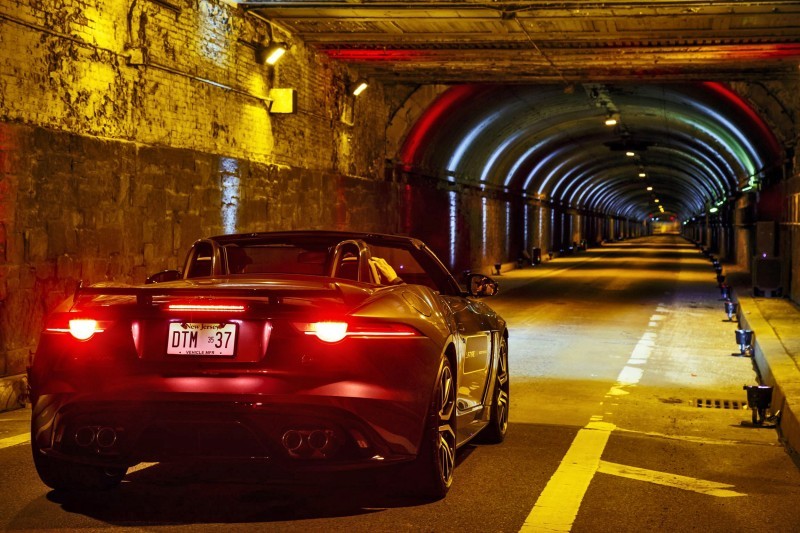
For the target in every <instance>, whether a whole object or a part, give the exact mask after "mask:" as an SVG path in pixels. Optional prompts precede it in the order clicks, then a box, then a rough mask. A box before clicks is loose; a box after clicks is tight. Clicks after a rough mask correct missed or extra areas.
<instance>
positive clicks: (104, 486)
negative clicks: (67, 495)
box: [31, 436, 128, 491]
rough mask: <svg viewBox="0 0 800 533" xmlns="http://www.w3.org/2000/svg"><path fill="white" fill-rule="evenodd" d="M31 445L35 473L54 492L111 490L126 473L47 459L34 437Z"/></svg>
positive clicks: (124, 471) (114, 469)
mask: <svg viewBox="0 0 800 533" xmlns="http://www.w3.org/2000/svg"><path fill="white" fill-rule="evenodd" d="M31 444H32V446H31V447H32V451H33V464H34V465H35V466H36V472H37V473H38V474H39V477H40V478H41V479H42V481H43V482H44V484H45V485H47V486H48V487H50V488H52V489H55V490H62V491H73V490H94V491H96V490H109V489H113V488H115V487H117V486H118V485H119V484H120V483H121V482H122V478H124V477H125V474H126V473H127V471H128V469H127V468H126V467H118V468H106V467H102V466H93V465H84V464H79V463H72V462H70V461H65V460H63V459H56V458H54V457H48V456H47V455H45V454H43V453H42V452H41V450H39V447H38V446H37V445H36V438H35V436H33V438H32V439H31Z"/></svg>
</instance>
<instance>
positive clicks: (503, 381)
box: [478, 337, 511, 444]
mask: <svg viewBox="0 0 800 533" xmlns="http://www.w3.org/2000/svg"><path fill="white" fill-rule="evenodd" d="M510 398H511V396H510V387H509V374H508V341H507V340H506V339H505V337H503V338H502V340H501V341H500V355H499V358H498V361H497V375H496V376H495V381H494V393H493V395H492V406H491V410H492V413H491V415H490V417H489V425H488V426H486V427H485V428H483V430H482V431H481V432H480V434H478V441H479V442H483V443H486V444H499V443H501V442H503V441H504V440H505V438H506V433H507V431H508V408H509V404H510V401H509V400H510Z"/></svg>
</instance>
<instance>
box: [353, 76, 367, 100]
mask: <svg viewBox="0 0 800 533" xmlns="http://www.w3.org/2000/svg"><path fill="white" fill-rule="evenodd" d="M367 87H369V84H368V83H367V81H366V80H358V81H357V82H355V83H353V84H352V85H350V93H351V94H352V95H353V96H358V95H359V94H361V93H363V92H364V91H366V90H367Z"/></svg>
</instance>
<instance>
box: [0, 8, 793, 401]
mask: <svg viewBox="0 0 800 533" xmlns="http://www.w3.org/2000/svg"><path fill="white" fill-rule="evenodd" d="M556 4H557V5H556ZM278 47H280V48H282V49H283V50H284V51H285V53H284V55H283V57H281V58H280V60H279V61H278V62H276V63H274V64H271V63H270V61H271V60H268V55H269V54H270V53H271V52H272V51H274V49H275V48H278ZM362 81H363V82H365V83H366V84H367V87H366V90H363V92H361V93H360V94H358V95H355V94H353V89H354V87H356V86H358V85H361V82H362ZM798 122H800V2H788V1H772V2H747V1H735V2H734V1H727V2H726V1H720V2H696V1H690V0H672V1H658V0H657V1H652V2H623V1H621V2H601V3H597V2H582V1H575V2H559V3H552V2H543V1H523V0H519V1H514V2H508V1H489V0H463V1H456V2H433V1H426V0H406V1H403V2H400V1H384V0H362V1H355V2H354V1H351V0H339V1H333V0H331V1H279V0H274V1H236V0H119V1H114V2H108V1H103V0H79V1H69V2H68V1H64V0H54V1H52V2H41V1H37V0H17V1H12V2H3V3H2V5H0V376H15V375H21V374H22V373H24V371H25V367H26V365H27V364H28V361H29V357H30V353H31V350H33V349H34V348H35V343H36V339H37V336H38V332H39V330H40V328H41V326H42V322H43V319H44V316H45V315H46V313H47V312H48V311H49V310H50V309H51V308H52V307H53V306H54V305H55V304H56V303H57V302H59V301H60V300H61V299H63V298H64V297H66V296H68V295H69V294H71V293H72V292H73V291H74V289H75V287H76V285H77V284H78V282H79V281H81V280H83V282H85V283H96V282H101V281H110V282H119V283H141V282H143V281H144V279H145V277H146V275H147V274H150V273H154V272H156V271H159V270H162V269H165V268H176V267H179V266H180V265H179V262H180V261H181V260H182V258H183V254H184V252H185V250H186V249H187V248H188V247H189V246H190V245H191V243H192V242H193V241H194V240H196V239H198V238H200V237H204V236H208V235H212V234H221V233H230V232H249V231H268V230H283V229H347V230H363V231H376V232H382V233H401V234H408V235H412V236H415V237H418V238H420V239H422V240H424V241H425V242H427V243H428V244H430V245H431V246H432V248H433V249H434V250H435V251H436V253H437V255H439V256H440V258H442V260H443V261H444V262H445V263H446V264H447V265H448V266H449V267H450V268H451V269H452V270H453V271H454V272H456V273H460V272H462V271H464V270H480V269H483V270H487V269H489V268H491V267H492V266H493V265H495V264H507V263H512V264H513V263H514V262H515V261H516V260H517V258H519V257H520V256H521V255H522V254H523V252H525V253H527V254H531V253H533V252H534V250H535V249H538V251H539V252H541V253H543V254H544V256H545V257H547V254H548V253H554V254H556V255H558V254H560V253H569V251H570V250H571V249H572V248H574V247H575V246H581V245H586V246H597V245H601V244H602V243H603V242H604V241H607V240H612V239H613V240H617V239H626V238H630V237H635V236H640V235H647V234H652V233H659V232H680V233H682V234H683V235H684V236H686V237H687V238H688V239H690V240H692V241H695V242H697V243H699V245H700V246H702V247H704V248H706V249H707V250H708V251H709V252H711V253H713V254H714V255H715V256H717V257H719V258H720V259H721V260H722V261H723V262H726V263H728V264H735V265H738V266H739V267H741V268H743V269H745V270H746V271H749V272H752V273H753V275H754V276H762V277H764V276H766V278H767V279H763V280H762V279H758V280H757V281H758V283H757V284H759V283H760V284H764V283H766V284H767V285H770V286H773V285H774V287H777V288H780V291H779V293H780V295H782V296H784V297H789V298H791V299H792V300H793V301H795V302H800V274H798V272H800V229H798V225H799V224H800V173H799V172H798V156H797V151H798V150H797V149H798V146H799V145H800V134H799V133H798ZM764 265H768V267H769V268H765V266H764ZM487 271H488V270H487ZM765 273H767V274H765ZM12 383H13V381H12ZM10 387H11V388H12V389H13V388H14V387H17V388H18V386H17V385H11V386H10ZM13 398H14V395H13V390H12V391H8V390H0V409H3V408H4V407H8V404H9V402H11V403H13V402H14V401H16V400H14V399H13ZM3 402H5V405H4V404H3Z"/></svg>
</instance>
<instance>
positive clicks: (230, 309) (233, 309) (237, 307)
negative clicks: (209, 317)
mask: <svg viewBox="0 0 800 533" xmlns="http://www.w3.org/2000/svg"><path fill="white" fill-rule="evenodd" d="M167 309H169V310H170V311H193V312H201V313H202V312H212V313H215V312H226V313H241V312H243V311H244V310H245V307H244V306H243V305H241V304H169V305H168V306H167Z"/></svg>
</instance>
